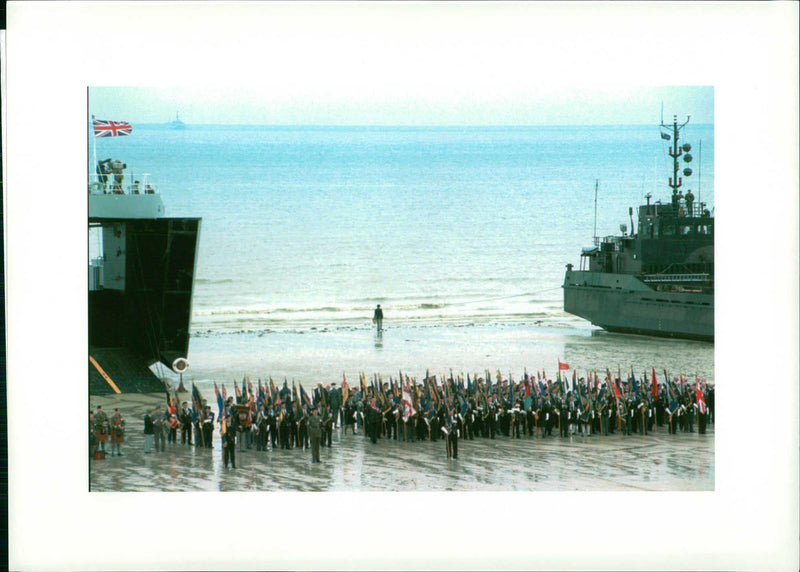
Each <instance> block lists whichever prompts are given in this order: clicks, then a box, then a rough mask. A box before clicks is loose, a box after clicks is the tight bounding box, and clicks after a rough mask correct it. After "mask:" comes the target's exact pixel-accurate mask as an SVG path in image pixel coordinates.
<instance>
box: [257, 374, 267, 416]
mask: <svg viewBox="0 0 800 572" xmlns="http://www.w3.org/2000/svg"><path fill="white" fill-rule="evenodd" d="M266 403H267V393H266V392H265V391H264V386H262V385H261V378H259V379H258V398H256V406H257V407H258V410H259V411H261V406H262V405H266Z"/></svg>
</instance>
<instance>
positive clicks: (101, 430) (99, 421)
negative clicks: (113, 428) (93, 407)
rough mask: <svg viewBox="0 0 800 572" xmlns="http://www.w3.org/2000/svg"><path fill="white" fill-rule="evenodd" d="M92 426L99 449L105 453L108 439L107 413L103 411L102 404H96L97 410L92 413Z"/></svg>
mask: <svg viewBox="0 0 800 572" xmlns="http://www.w3.org/2000/svg"><path fill="white" fill-rule="evenodd" d="M94 428H95V435H97V442H98V444H99V445H100V450H101V451H103V452H104V453H105V451H106V441H108V430H109V426H108V415H106V414H105V412H104V411H103V406H102V405H98V406H97V412H96V413H95V414H94Z"/></svg>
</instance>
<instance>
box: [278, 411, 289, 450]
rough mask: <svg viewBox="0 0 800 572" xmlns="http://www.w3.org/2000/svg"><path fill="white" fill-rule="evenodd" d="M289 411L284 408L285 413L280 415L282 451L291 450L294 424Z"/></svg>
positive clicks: (279, 430)
mask: <svg viewBox="0 0 800 572" xmlns="http://www.w3.org/2000/svg"><path fill="white" fill-rule="evenodd" d="M289 414H290V413H289V410H288V408H287V407H285V406H284V408H283V411H281V415H280V422H279V425H280V426H279V428H278V436H279V437H280V440H281V449H291V448H292V443H291V437H292V423H291V420H290V419H289Z"/></svg>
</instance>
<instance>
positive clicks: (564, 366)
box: [558, 360, 569, 371]
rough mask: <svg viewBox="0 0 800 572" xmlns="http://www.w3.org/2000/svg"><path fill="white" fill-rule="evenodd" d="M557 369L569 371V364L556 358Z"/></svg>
mask: <svg viewBox="0 0 800 572" xmlns="http://www.w3.org/2000/svg"><path fill="white" fill-rule="evenodd" d="M558 369H559V371H569V364H568V363H563V362H562V361H561V360H558Z"/></svg>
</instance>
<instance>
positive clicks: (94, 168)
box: [89, 115, 97, 174]
mask: <svg viewBox="0 0 800 572" xmlns="http://www.w3.org/2000/svg"><path fill="white" fill-rule="evenodd" d="M93 125H94V115H92V119H91V122H90V123H89V137H91V138H92V160H93V162H92V167H91V168H90V169H89V174H91V173H92V172H93V171H94V172H95V173H96V172H97V137H95V136H94V129H93Z"/></svg>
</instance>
